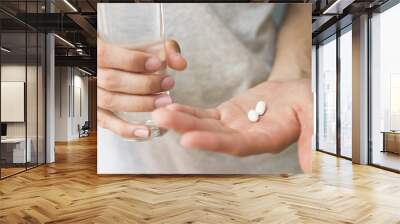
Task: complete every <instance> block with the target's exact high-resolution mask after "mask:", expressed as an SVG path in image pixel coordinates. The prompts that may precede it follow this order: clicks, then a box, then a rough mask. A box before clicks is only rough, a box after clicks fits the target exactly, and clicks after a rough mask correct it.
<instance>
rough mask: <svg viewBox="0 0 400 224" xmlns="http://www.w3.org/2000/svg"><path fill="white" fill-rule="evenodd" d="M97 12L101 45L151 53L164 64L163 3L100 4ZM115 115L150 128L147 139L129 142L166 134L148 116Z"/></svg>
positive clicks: (117, 113) (164, 68)
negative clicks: (109, 44)
mask: <svg viewBox="0 0 400 224" xmlns="http://www.w3.org/2000/svg"><path fill="white" fill-rule="evenodd" d="M97 11H98V12H97V13H98V14H97V32H98V35H99V38H100V39H102V41H104V42H107V43H111V44H117V45H121V46H125V47H127V48H129V49H132V50H138V51H143V52H146V53H151V54H154V55H155V56H157V57H159V58H160V59H161V61H163V62H165V61H166V54H165V37H164V14H163V5H162V3H99V4H97ZM163 64H164V65H165V64H166V63H163ZM165 71H166V66H163V68H161V69H160V70H159V71H157V72H156V74H164V73H165ZM164 94H165V93H164ZM114 114H115V115H116V116H118V117H119V118H121V119H123V120H125V121H127V122H130V123H132V124H140V125H146V126H147V127H148V128H149V130H150V135H149V137H147V138H135V139H128V140H133V141H144V140H149V139H152V138H154V137H158V136H161V135H163V134H164V133H166V131H167V130H165V129H162V128H159V127H157V126H156V125H155V124H154V122H153V121H152V120H151V112H114Z"/></svg>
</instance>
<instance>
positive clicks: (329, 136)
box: [318, 39, 336, 153]
mask: <svg viewBox="0 0 400 224" xmlns="http://www.w3.org/2000/svg"><path fill="white" fill-rule="evenodd" d="M318 63H319V64H318V66H319V67H318V76H319V77H318V94H319V96H318V107H319V108H318V138H319V139H318V147H319V149H320V150H323V151H326V152H330V153H336V39H333V40H332V41H330V42H328V43H326V44H323V45H320V46H319V48H318Z"/></svg>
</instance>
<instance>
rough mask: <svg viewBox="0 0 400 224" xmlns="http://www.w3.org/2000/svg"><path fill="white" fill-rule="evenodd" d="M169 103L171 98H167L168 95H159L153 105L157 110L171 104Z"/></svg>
mask: <svg viewBox="0 0 400 224" xmlns="http://www.w3.org/2000/svg"><path fill="white" fill-rule="evenodd" d="M171 103H172V99H171V97H170V96H168V95H165V94H163V95H160V96H158V97H157V98H156V101H155V102H154V105H155V107H156V108H159V107H163V106H166V105H168V104H171Z"/></svg>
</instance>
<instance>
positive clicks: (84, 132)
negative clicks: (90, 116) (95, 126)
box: [78, 121, 90, 138]
mask: <svg viewBox="0 0 400 224" xmlns="http://www.w3.org/2000/svg"><path fill="white" fill-rule="evenodd" d="M89 129H90V123H89V121H85V123H84V124H83V125H82V127H80V125H78V130H79V138H80V137H87V136H89Z"/></svg>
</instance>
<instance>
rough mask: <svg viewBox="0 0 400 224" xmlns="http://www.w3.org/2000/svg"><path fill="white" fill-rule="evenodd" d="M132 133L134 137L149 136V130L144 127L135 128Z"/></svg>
mask: <svg viewBox="0 0 400 224" xmlns="http://www.w3.org/2000/svg"><path fill="white" fill-rule="evenodd" d="M134 134H135V136H136V137H140V138H147V137H149V130H147V129H144V128H140V129H136V130H135V132H134Z"/></svg>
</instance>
